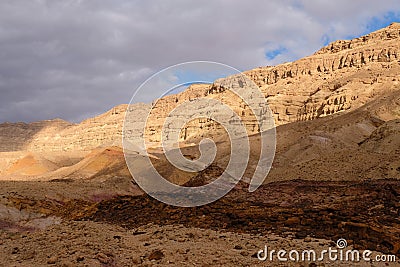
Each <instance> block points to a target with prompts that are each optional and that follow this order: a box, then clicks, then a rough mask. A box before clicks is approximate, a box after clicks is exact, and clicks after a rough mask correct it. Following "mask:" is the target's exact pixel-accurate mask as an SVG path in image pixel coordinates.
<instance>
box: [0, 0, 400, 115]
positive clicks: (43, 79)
mask: <svg viewBox="0 0 400 267" xmlns="http://www.w3.org/2000/svg"><path fill="white" fill-rule="evenodd" d="M333 2H334V3H335V4H334V5H333V4H332V3H333ZM399 9H400V4H399V3H398V1H386V2H385V3H384V4H383V3H382V2H379V3H378V2H377V1H350V2H349V1H343V0H341V1H226V0H218V1H217V0H215V1H201V2H199V1H183V0H182V1H128V0H125V1H124V0H115V1H97V0H96V1H94V0H93V1H89V0H88V1H54V0H52V1H15V0H14V1H11V0H10V1H7V0H6V1H1V2H0V93H1V98H0V122H1V121H33V120H39V119H49V118H54V117H61V118H64V119H67V120H74V121H79V120H80V119H84V118H86V117H88V116H92V115H95V114H99V113H101V112H104V111H105V110H107V109H109V108H111V107H112V106H114V105H118V104H120V103H128V102H129V100H130V98H131V96H132V94H133V92H134V90H135V89H136V88H137V87H138V86H139V85H140V83H141V82H143V81H144V80H145V79H146V78H147V77H149V76H150V75H151V74H153V73H154V72H156V71H158V70H160V69H162V68H163V67H167V66H169V65H173V64H176V63H180V62H184V61H191V60H211V61H218V62H222V63H226V64H229V65H232V66H233V67H236V68H239V69H242V70H245V69H249V68H253V67H257V66H260V65H271V64H275V63H279V62H283V61H289V60H293V59H296V58H299V57H301V56H305V55H307V54H310V53H312V52H313V51H315V50H316V49H318V48H319V47H320V46H321V45H322V44H323V42H324V40H326V38H329V39H330V40H334V39H337V38H344V37H347V36H349V35H357V34H361V33H363V32H365V30H366V27H367V22H368V21H369V20H370V19H372V18H373V17H378V18H379V17H381V16H384V14H386V13H387V12H390V11H393V12H398V10H399ZM280 48H284V50H283V51H284V52H282V53H280V54H277V55H276V56H275V57H274V58H271V57H266V55H267V54H270V53H269V52H270V51H275V50H277V49H280ZM159 94H160V92H148V99H143V101H150V100H152V99H153V98H154V97H156V96H158V95H159Z"/></svg>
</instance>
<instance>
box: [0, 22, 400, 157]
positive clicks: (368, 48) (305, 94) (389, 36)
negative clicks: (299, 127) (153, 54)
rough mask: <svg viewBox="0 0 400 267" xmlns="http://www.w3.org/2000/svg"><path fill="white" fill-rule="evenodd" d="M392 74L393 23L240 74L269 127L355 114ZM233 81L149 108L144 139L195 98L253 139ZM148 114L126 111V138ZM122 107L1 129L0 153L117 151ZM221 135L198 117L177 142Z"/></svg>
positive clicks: (397, 52) (397, 30) (398, 47)
mask: <svg viewBox="0 0 400 267" xmlns="http://www.w3.org/2000/svg"><path fill="white" fill-rule="evenodd" d="M399 73H400V24H398V23H395V24H392V25H390V26H389V27H387V28H384V29H381V30H379V31H376V32H373V33H371V34H368V35H366V36H363V37H360V38H356V39H353V40H349V41H342V40H340V41H336V42H333V43H331V44H329V45H328V46H326V47H324V48H322V49H321V50H319V51H318V52H316V53H315V54H313V55H311V56H309V57H305V58H303V59H300V60H297V61H295V62H290V63H285V64H281V65H278V66H275V67H260V68H256V69H253V70H250V71H247V72H245V74H246V75H247V76H248V77H249V78H250V79H251V80H253V81H254V82H255V83H256V84H257V86H259V87H260V88H261V91H262V92H263V94H264V95H265V97H266V99H267V101H268V103H269V105H270V108H271V110H272V112H273V115H274V119H275V124H276V125H282V124H286V123H289V122H295V121H305V120H313V119H315V118H319V117H324V116H328V115H331V114H335V113H338V112H344V111H347V110H350V109H355V108H358V107H360V106H362V105H364V104H365V103H367V102H369V101H371V100H373V99H374V98H376V96H378V95H383V94H385V93H387V92H390V91H394V90H398V88H399V79H400V77H399V75H398V74H399ZM235 79H236V78H235V77H227V78H225V79H222V80H219V81H216V82H215V83H214V84H212V85H192V86H190V87H189V88H188V89H187V90H185V91H184V92H182V93H179V94H176V95H169V96H166V97H164V98H162V99H160V100H158V101H157V102H155V103H154V107H153V109H152V112H151V114H150V117H149V121H148V127H147V131H146V133H145V135H146V136H145V137H146V140H147V141H149V142H151V143H159V142H160V138H161V129H162V126H163V124H164V119H165V117H166V115H167V114H168V113H169V112H171V111H172V110H173V109H174V108H175V107H177V106H178V105H180V104H181V103H183V102H185V101H191V100H194V99H196V98H199V97H206V98H210V99H217V100H219V101H222V102H223V103H226V104H227V105H229V106H231V107H232V108H233V109H234V110H235V112H236V113H237V114H238V115H239V116H241V117H242V120H243V122H244V124H245V125H246V129H247V132H248V133H249V134H253V133H257V132H258V131H259V128H258V125H257V123H256V121H255V117H254V115H253V114H252V113H251V112H250V110H249V108H248V107H247V106H246V105H245V104H244V103H243V101H241V99H240V98H238V97H236V96H235V95H234V94H232V93H231V92H230V91H229V90H226V88H227V87H229V86H232V85H233V84H234V82H233V81H235ZM236 83H237V80H236ZM227 85H229V86H227ZM150 107H151V106H150V105H146V104H135V105H131V106H129V109H130V110H132V111H133V112H134V113H135V114H137V115H136V116H130V120H131V121H130V122H131V123H132V124H134V125H136V128H133V129H132V130H131V131H130V132H129V134H130V135H131V136H132V137H133V139H135V138H136V137H139V135H140V132H141V131H140V130H141V128H142V127H143V125H144V119H145V116H146V114H147V112H148V110H149V108H150ZM127 108H128V106H127V105H120V106H117V107H115V108H113V109H112V110H110V111H108V112H106V113H104V114H102V115H100V116H97V117H95V118H91V119H88V120H86V121H83V122H82V123H80V124H71V123H68V122H65V121H61V120H53V121H43V122H37V123H32V124H23V123H16V124H10V123H6V124H1V125H0V151H3V152H4V151H16V150H30V151H74V150H91V149H93V148H95V147H98V146H107V145H121V139H122V126H123V120H124V117H125V113H126V109H127ZM209 108H210V109H212V108H213V107H209ZM181 119H182V118H181ZM183 119H185V118H183ZM383 120H384V118H383ZM220 130H221V127H220V126H219V125H218V124H217V123H215V122H214V121H213V120H210V119H207V118H202V119H197V120H193V121H188V123H187V124H186V125H185V127H184V128H183V129H182V131H181V136H180V138H181V140H182V141H183V140H186V141H189V140H192V139H193V140H194V139H196V138H199V137H202V136H205V135H207V134H210V133H211V134H214V135H216V133H218V132H219V131H220ZM218 135H219V134H218Z"/></svg>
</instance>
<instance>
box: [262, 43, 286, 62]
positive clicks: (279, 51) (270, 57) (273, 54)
mask: <svg viewBox="0 0 400 267" xmlns="http://www.w3.org/2000/svg"><path fill="white" fill-rule="evenodd" d="M287 51H288V50H287V49H286V47H283V46H279V47H278V48H277V49H273V50H269V51H267V52H265V58H266V59H268V60H273V59H274V58H276V57H277V56H279V55H281V54H283V53H285V52H287Z"/></svg>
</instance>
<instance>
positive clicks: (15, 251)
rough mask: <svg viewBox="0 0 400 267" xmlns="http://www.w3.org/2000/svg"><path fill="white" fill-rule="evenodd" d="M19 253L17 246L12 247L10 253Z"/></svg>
mask: <svg viewBox="0 0 400 267" xmlns="http://www.w3.org/2000/svg"><path fill="white" fill-rule="evenodd" d="M18 253H19V248H18V247H14V248H13V249H12V251H11V254H18Z"/></svg>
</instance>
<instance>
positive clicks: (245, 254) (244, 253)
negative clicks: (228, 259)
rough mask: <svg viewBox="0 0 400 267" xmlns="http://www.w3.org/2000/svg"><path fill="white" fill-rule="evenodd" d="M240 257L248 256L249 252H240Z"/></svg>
mask: <svg viewBox="0 0 400 267" xmlns="http://www.w3.org/2000/svg"><path fill="white" fill-rule="evenodd" d="M240 255H242V256H245V257H246V256H249V252H247V251H240Z"/></svg>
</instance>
